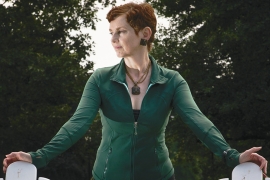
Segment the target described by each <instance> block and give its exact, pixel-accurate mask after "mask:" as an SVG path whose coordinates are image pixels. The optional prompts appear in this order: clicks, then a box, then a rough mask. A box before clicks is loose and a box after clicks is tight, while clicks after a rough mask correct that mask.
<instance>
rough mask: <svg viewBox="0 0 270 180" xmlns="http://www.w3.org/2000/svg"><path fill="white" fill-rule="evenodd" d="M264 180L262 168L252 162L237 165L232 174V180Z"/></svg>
mask: <svg viewBox="0 0 270 180" xmlns="http://www.w3.org/2000/svg"><path fill="white" fill-rule="evenodd" d="M242 179H243V180H262V179H263V174H262V170H261V169H260V167H259V166H258V165H257V164H255V163H252V162H246V163H242V164H239V165H237V166H236V167H235V168H234V169H233V172H232V180H242Z"/></svg>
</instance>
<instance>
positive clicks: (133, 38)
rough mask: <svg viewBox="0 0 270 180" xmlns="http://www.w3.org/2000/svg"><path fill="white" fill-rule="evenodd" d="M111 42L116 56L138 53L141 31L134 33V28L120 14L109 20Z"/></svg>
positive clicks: (124, 16) (140, 48)
mask: <svg viewBox="0 0 270 180" xmlns="http://www.w3.org/2000/svg"><path fill="white" fill-rule="evenodd" d="M110 33H111V35H112V38H111V43H112V46H113V48H114V50H115V52H116V54H117V56H118V57H123V58H124V57H130V56H132V55H135V54H136V53H139V52H140V51H141V50H142V47H143V46H140V40H141V37H142V32H139V33H138V35H136V34H135V31H134V29H133V28H132V27H131V26H130V25H129V24H128V22H127V20H126V15H121V16H119V17H117V18H116V19H115V20H113V21H111V22H110Z"/></svg>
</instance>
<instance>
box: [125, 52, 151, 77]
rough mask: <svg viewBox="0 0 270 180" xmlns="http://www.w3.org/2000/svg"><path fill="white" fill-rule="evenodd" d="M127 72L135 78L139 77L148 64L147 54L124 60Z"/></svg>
mask: <svg viewBox="0 0 270 180" xmlns="http://www.w3.org/2000/svg"><path fill="white" fill-rule="evenodd" d="M124 61H125V64H126V69H127V71H128V72H129V73H130V74H131V75H133V76H136V77H139V76H141V75H142V74H144V72H145V71H146V69H147V66H148V65H149V63H150V59H149V56H148V53H146V54H143V55H137V56H132V57H125V58H124Z"/></svg>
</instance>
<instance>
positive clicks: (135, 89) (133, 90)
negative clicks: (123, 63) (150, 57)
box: [125, 61, 151, 95]
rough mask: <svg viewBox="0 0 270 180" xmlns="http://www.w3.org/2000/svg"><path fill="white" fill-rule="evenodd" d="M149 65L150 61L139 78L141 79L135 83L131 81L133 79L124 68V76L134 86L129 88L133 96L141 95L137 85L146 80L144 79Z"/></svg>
mask: <svg viewBox="0 0 270 180" xmlns="http://www.w3.org/2000/svg"><path fill="white" fill-rule="evenodd" d="M150 65H151V61H149V63H148V66H147V68H146V70H145V71H144V74H143V75H142V76H141V78H140V79H139V80H138V81H137V82H135V81H134V80H133V78H132V77H131V75H130V74H129V72H128V71H127V68H126V67H125V68H126V74H127V75H128V77H129V79H130V80H131V81H132V82H133V84H134V86H133V87H132V88H131V92H132V94H133V95H139V94H140V93H141V91H140V87H139V86H138V84H140V83H142V82H143V81H144V80H145V79H146V77H147V75H148V73H149V69H150Z"/></svg>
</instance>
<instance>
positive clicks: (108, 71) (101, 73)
mask: <svg viewBox="0 0 270 180" xmlns="http://www.w3.org/2000/svg"><path fill="white" fill-rule="evenodd" d="M118 66H119V64H116V65H113V66H109V67H102V68H98V69H96V70H95V71H94V72H93V73H92V75H91V76H94V77H95V78H99V79H100V78H102V79H103V78H105V79H107V78H108V77H111V76H112V75H113V74H114V73H115V71H116V69H117V68H118Z"/></svg>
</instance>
